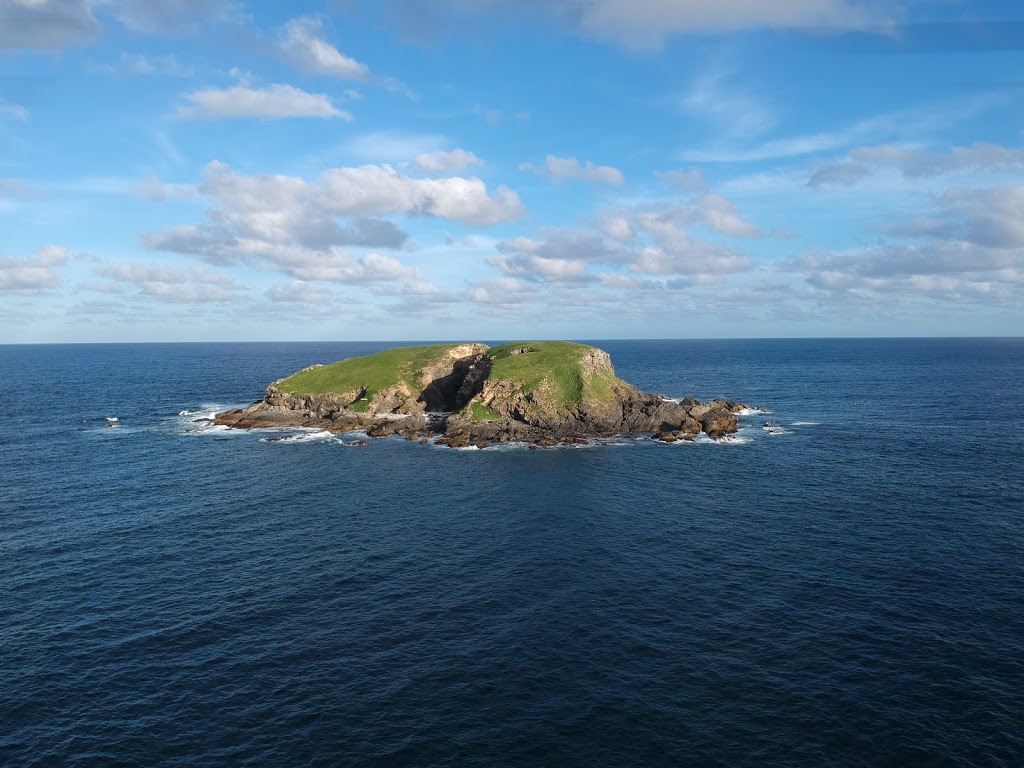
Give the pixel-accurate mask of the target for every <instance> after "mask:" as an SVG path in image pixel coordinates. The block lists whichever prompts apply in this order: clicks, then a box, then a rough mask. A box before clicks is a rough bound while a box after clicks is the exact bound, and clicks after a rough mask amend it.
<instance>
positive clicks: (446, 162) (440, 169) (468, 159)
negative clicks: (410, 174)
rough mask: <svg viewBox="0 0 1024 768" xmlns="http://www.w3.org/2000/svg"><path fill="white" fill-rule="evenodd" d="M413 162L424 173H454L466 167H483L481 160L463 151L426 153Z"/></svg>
mask: <svg viewBox="0 0 1024 768" xmlns="http://www.w3.org/2000/svg"><path fill="white" fill-rule="evenodd" d="M415 162H416V167H417V168H418V169H419V170H421V171H423V172H424V173H455V172H457V171H461V170H462V169H463V168H465V167H466V166H468V165H483V160H481V159H480V158H479V157H477V156H476V155H474V154H473V153H472V152H467V151H466V150H464V149H453V150H451V151H448V152H446V151H444V150H440V151H437V152H427V153H425V154H422V155H417V157H416V161H415Z"/></svg>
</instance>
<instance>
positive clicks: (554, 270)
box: [487, 254, 587, 282]
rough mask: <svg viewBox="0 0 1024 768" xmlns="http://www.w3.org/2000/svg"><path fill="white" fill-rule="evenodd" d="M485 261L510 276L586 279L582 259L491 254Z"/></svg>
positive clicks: (584, 264)
mask: <svg viewBox="0 0 1024 768" xmlns="http://www.w3.org/2000/svg"><path fill="white" fill-rule="evenodd" d="M487 261H488V263H489V264H491V265H492V266H495V267H497V268H498V269H500V270H501V271H502V272H504V273H505V274H506V275H509V276H512V277H525V278H527V279H531V278H542V279H544V280H549V281H551V282H561V281H573V280H581V279H586V272H587V264H586V262H584V261H583V260H582V259H549V258H545V257H543V256H531V255H527V254H519V255H516V256H492V257H491V258H490V259H488V260H487Z"/></svg>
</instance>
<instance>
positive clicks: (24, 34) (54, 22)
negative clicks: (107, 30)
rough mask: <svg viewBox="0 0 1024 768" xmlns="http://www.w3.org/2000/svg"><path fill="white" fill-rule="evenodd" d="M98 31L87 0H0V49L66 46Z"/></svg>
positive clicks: (87, 41) (48, 48) (90, 40)
mask: <svg viewBox="0 0 1024 768" xmlns="http://www.w3.org/2000/svg"><path fill="white" fill-rule="evenodd" d="M99 33H100V23H99V22H98V21H97V20H96V17H94V16H93V15H92V8H91V3H90V2H88V0H0V49H2V48H29V49H42V50H50V49H57V48H66V47H68V46H72V45H83V44H85V43H90V42H92V41H93V40H94V39H95V38H96V37H97V36H98V35H99Z"/></svg>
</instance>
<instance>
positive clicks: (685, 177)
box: [654, 168, 708, 193]
mask: <svg viewBox="0 0 1024 768" xmlns="http://www.w3.org/2000/svg"><path fill="white" fill-rule="evenodd" d="M654 175H655V177H656V178H659V179H661V180H662V181H664V182H665V183H666V184H668V185H669V186H671V187H674V188H675V189H678V190H679V191H680V192H686V193H694V192H705V191H707V188H708V183H707V182H706V181H705V180H704V173H703V172H702V171H701V170H700V168H691V169H690V170H687V171H678V170H677V171H664V172H661V171H655V172H654Z"/></svg>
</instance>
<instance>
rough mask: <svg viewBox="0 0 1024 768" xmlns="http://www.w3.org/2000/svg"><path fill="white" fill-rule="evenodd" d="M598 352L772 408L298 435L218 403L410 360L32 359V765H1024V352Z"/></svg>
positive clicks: (12, 692) (21, 637) (858, 348)
mask: <svg viewBox="0 0 1024 768" xmlns="http://www.w3.org/2000/svg"><path fill="white" fill-rule="evenodd" d="M590 343H594V344H596V345H597V346H600V347H601V348H603V349H605V350H606V351H608V352H609V353H610V354H611V356H612V360H613V362H614V364H615V366H616V371H617V373H618V374H619V375H620V376H621V377H622V378H624V379H626V380H627V381H629V382H631V383H633V384H635V385H637V386H639V387H641V388H642V389H644V390H645V391H649V392H656V393H660V394H663V395H666V396H668V397H682V396H685V395H690V396H693V397H697V398H698V399H708V398H713V397H717V396H723V397H726V398H729V399H735V400H739V401H742V402H747V403H751V404H754V405H759V406H763V407H765V408H766V409H768V410H769V411H770V413H767V414H756V413H749V414H747V415H744V416H742V417H741V420H740V425H741V428H740V431H739V432H738V433H737V435H735V436H734V437H733V438H732V439H730V440H728V441H723V442H714V441H711V440H706V439H702V440H700V441H698V442H696V443H675V444H671V445H668V444H661V443H656V442H653V441H647V440H639V441H631V440H627V439H610V440H605V441H601V442H600V444H592V445H588V446H585V447H576V448H552V449H544V450H539V451H530V450H527V449H526V448H525V447H516V446H512V447H502V448H501V449H487V450H451V449H447V448H442V447H435V446H431V445H420V444H418V442H408V441H406V440H404V439H402V438H386V439H382V440H371V441H370V442H369V444H368V445H363V446H360V445H356V444H355V443H357V438H358V436H352V435H350V436H345V435H341V436H330V435H326V434H320V433H313V432H293V433H289V434H290V435H292V436H294V438H295V439H289V440H270V439H268V438H274V437H280V436H281V433H273V432H259V431H255V432H244V431H232V430H226V429H223V428H211V427H210V426H209V425H207V424H205V423H201V422H200V423H197V422H196V421H195V420H196V419H198V418H201V417H202V416H205V415H207V414H209V413H211V412H213V411H217V410H223V409H226V408H228V407H234V406H239V405H243V404H246V403H249V402H251V401H253V400H256V399H258V398H259V397H261V396H262V393H263V389H264V388H265V387H266V385H267V384H269V383H270V382H271V381H273V380H275V379H277V378H279V377H281V376H285V375H288V374H290V373H292V372H294V371H297V370H299V369H300V368H303V367H305V366H307V365H310V364H312V363H318V362H330V361H333V360H339V359H342V358H345V357H351V356H354V355H361V354H367V353H370V352H374V351H378V350H381V349H384V348H387V347H389V346H392V345H390V344H385V343H380V344H377V343H374V344H369V343H365V344H356V343H334V344H326V343H324V344H320V343H317V344H277V343H265V344H262V343H261V344H175V345H156V344H154V345H109V346H107V345H89V346H17V347H12V346H7V347H0V380H2V381H3V382H4V384H5V387H4V389H5V394H4V404H3V412H4V429H3V431H2V434H0V468H2V469H0V474H2V478H3V481H2V482H0V524H2V526H3V535H2V536H0V638H2V643H0V668H2V669H3V674H2V675H0V723H2V724H3V725H2V727H0V763H2V764H3V765H11V766H107V765H109V766H229V765H230V766H240V765H250V766H335V765H337V766H341V765H344V766H374V767H376V766H451V767H453V768H454V767H455V766H541V765H543V766H594V767H595V768H596V767H597V766H602V767H603V766H666V767H668V766H769V765H770V766H839V767H842V768H846V767H849V768H855V767H856V768H860V767H868V766H871V767H874V766H928V767H929V768H930V767H933V766H958V767H962V768H978V767H980V766H999V767H1004V768H1010V767H1011V766H1013V767H1016V766H1020V765H1024V729H1022V727H1021V724H1022V723H1024V519H1022V510H1024V473H1022V468H1024V408H1022V407H1021V396H1022V390H1021V382H1024V340H1020V339H931V340H910V339H903V340H870V339H861V340H785V341H767V340H760V341H664V342H652V341H609V342H600V341H594V342H590ZM114 417H116V418H117V421H116V422H113V421H110V420H109V419H112V418H114ZM765 422H770V424H768V425H766V423H765ZM110 424H114V425H115V426H108V425H110Z"/></svg>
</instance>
